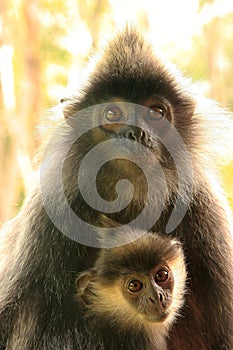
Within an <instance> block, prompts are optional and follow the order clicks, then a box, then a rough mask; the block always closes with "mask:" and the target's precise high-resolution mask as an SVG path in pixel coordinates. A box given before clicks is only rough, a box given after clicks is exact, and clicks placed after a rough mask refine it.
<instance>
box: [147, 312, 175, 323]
mask: <svg viewBox="0 0 233 350" xmlns="http://www.w3.org/2000/svg"><path fill="white" fill-rule="evenodd" d="M168 315H169V312H168V311H164V312H159V313H156V314H144V317H145V319H146V321H148V322H151V323H163V322H164V321H165V320H166V319H167V318H168Z"/></svg>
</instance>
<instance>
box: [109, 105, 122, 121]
mask: <svg viewBox="0 0 233 350" xmlns="http://www.w3.org/2000/svg"><path fill="white" fill-rule="evenodd" d="M105 118H106V120H107V121H109V122H113V123H116V122H119V121H121V120H123V119H124V116H123V114H122V111H121V110H120V108H118V107H111V108H108V109H107V110H106V111H105Z"/></svg>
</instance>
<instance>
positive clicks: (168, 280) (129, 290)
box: [76, 229, 186, 329]
mask: <svg viewBox="0 0 233 350" xmlns="http://www.w3.org/2000/svg"><path fill="white" fill-rule="evenodd" d="M110 231H111V229H110ZM130 235H132V239H133V237H135V236H134V235H133V232H132V233H130ZM120 238H121V234H120V235H119V236H118V237H115V238H113V237H111V240H114V239H115V240H116V243H117V244H118V243H119V239H120ZM185 281H186V268H185V262H184V254H183V250H182V247H181V244H180V243H179V242H178V241H176V240H172V239H170V238H165V237H162V236H160V235H158V234H156V233H155V234H151V233H147V234H146V235H144V236H141V237H140V238H139V239H137V240H135V241H132V242H131V243H129V244H127V245H123V246H117V247H114V248H110V249H102V250H100V253H99V257H98V259H97V261H96V263H95V265H94V266H93V268H92V269H89V270H87V271H84V272H82V273H81V274H80V275H79V277H78V278H77V280H76V286H77V290H78V292H77V295H78V298H79V300H81V301H82V302H83V303H84V304H85V305H86V308H87V314H88V315H90V317H91V318H93V319H95V320H97V321H96V323H97V324H98V325H103V324H107V325H109V324H111V326H112V327H114V326H115V325H117V327H119V328H121V327H123V328H124V329H126V328H131V329H135V328H136V329H138V328H139V329H141V328H144V327H146V328H148V327H149V328H150V327H151V326H152V325H154V327H164V329H167V328H168V327H169V325H170V324H171V323H172V322H173V321H174V319H175V317H176V316H177V315H178V313H179V310H180V308H181V306H182V305H183V302H184V294H185Z"/></svg>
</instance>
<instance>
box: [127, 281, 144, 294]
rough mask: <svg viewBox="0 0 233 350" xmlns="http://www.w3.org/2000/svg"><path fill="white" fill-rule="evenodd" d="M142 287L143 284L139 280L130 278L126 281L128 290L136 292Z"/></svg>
mask: <svg viewBox="0 0 233 350" xmlns="http://www.w3.org/2000/svg"><path fill="white" fill-rule="evenodd" d="M142 288H143V284H142V282H141V281H139V280H131V281H129V283H128V290H129V291H130V292H133V293H136V292H139V291H140V290H141V289H142Z"/></svg>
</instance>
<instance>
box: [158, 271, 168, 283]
mask: <svg viewBox="0 0 233 350" xmlns="http://www.w3.org/2000/svg"><path fill="white" fill-rule="evenodd" d="M168 277H169V272H168V271H167V270H165V269H161V270H159V271H158V272H157V273H156V275H155V282H157V283H160V282H165V281H167V279H168Z"/></svg>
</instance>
